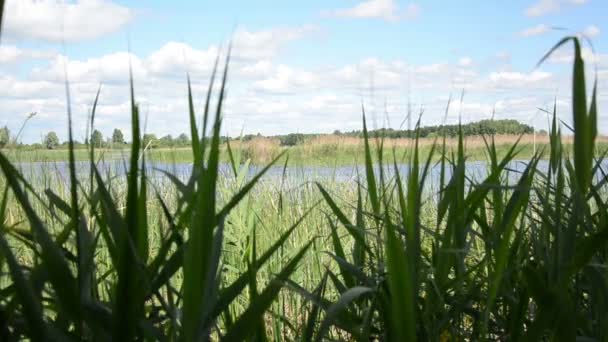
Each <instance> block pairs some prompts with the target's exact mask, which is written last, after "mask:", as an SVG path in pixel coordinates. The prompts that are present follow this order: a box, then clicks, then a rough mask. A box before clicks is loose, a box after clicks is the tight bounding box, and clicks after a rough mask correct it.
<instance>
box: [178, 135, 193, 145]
mask: <svg viewBox="0 0 608 342" xmlns="http://www.w3.org/2000/svg"><path fill="white" fill-rule="evenodd" d="M174 141H175V144H176V145H177V146H187V145H189V144H190V138H189V137H188V135H186V133H182V134H180V135H178V136H177V138H175V140H174Z"/></svg>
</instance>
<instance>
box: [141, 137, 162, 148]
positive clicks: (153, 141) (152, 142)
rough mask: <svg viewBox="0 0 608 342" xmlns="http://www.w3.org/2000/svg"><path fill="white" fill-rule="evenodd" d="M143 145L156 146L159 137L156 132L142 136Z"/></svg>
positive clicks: (146, 146) (147, 146) (145, 146)
mask: <svg viewBox="0 0 608 342" xmlns="http://www.w3.org/2000/svg"><path fill="white" fill-rule="evenodd" d="M142 145H143V147H144V148H154V147H157V145H158V139H157V138H156V135H155V134H144V136H143V138H142Z"/></svg>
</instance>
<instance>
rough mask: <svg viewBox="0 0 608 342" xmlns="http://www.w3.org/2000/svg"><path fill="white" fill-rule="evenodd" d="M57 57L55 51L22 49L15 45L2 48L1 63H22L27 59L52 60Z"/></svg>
mask: <svg viewBox="0 0 608 342" xmlns="http://www.w3.org/2000/svg"><path fill="white" fill-rule="evenodd" d="M55 55H56V53H55V52H53V51H40V50H31V49H21V48H19V47H16V46H14V45H2V46H0V63H2V64H10V63H15V62H22V61H24V60H26V59H39V58H40V59H44V58H50V57H53V56H55Z"/></svg>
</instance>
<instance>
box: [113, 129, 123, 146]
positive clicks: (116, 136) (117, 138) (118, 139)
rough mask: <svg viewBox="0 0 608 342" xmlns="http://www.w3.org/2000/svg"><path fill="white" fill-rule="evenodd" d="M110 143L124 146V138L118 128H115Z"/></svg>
mask: <svg viewBox="0 0 608 342" xmlns="http://www.w3.org/2000/svg"><path fill="white" fill-rule="evenodd" d="M112 143H114V144H124V143H125V137H124V136H123V135H122V131H121V130H119V129H118V128H115V129H114V132H113V133H112Z"/></svg>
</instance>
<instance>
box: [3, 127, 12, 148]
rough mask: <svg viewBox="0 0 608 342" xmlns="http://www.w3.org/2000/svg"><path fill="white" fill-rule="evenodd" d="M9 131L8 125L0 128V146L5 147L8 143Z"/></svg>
mask: <svg viewBox="0 0 608 342" xmlns="http://www.w3.org/2000/svg"><path fill="white" fill-rule="evenodd" d="M10 139H11V131H10V130H9V129H8V127H6V126H4V127H1V128H0V148H2V147H5V146H6V145H8V144H9V143H10Z"/></svg>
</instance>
